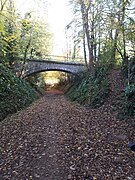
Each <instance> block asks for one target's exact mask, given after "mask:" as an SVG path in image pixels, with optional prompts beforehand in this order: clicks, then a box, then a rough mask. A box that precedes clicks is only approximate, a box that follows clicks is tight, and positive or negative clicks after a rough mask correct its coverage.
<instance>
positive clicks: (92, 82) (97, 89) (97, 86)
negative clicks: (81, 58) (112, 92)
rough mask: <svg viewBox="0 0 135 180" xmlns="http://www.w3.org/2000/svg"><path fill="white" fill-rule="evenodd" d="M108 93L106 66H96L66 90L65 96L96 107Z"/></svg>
mask: <svg viewBox="0 0 135 180" xmlns="http://www.w3.org/2000/svg"><path fill="white" fill-rule="evenodd" d="M108 94H109V81H108V78H107V68H106V67H105V66H102V67H97V68H96V69H95V72H94V73H88V72H87V73H86V74H84V76H83V78H82V79H81V81H80V82H76V83H74V84H73V86H72V87H71V88H70V90H69V91H68V92H67V97H69V98H70V99H71V100H72V101H76V102H78V103H80V104H82V105H86V106H89V107H91V108H96V107H99V106H101V105H102V104H103V103H104V101H105V99H106V97H107V96H108Z"/></svg>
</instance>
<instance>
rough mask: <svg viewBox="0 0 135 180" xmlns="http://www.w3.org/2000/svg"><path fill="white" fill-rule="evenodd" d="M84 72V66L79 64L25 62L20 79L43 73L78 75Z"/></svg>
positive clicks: (43, 61)
mask: <svg viewBox="0 0 135 180" xmlns="http://www.w3.org/2000/svg"><path fill="white" fill-rule="evenodd" d="M19 68H20V67H19ZM85 70H86V66H85V65H84V64H81V63H73V62H58V61H49V60H27V61H26V64H25V68H24V70H23V73H22V78H25V77H27V76H30V75H32V74H35V73H39V72H44V71H63V72H68V73H71V74H74V75H77V74H78V73H80V72H83V71H85Z"/></svg>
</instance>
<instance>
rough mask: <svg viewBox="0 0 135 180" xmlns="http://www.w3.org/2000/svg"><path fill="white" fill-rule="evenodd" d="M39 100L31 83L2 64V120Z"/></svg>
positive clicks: (0, 76) (0, 101)
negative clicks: (18, 76)
mask: <svg viewBox="0 0 135 180" xmlns="http://www.w3.org/2000/svg"><path fill="white" fill-rule="evenodd" d="M36 98H37V94H36V92H35V91H34V90H33V89H32V88H31V86H30V85H29V83H27V82H26V81H24V80H22V79H19V78H17V77H16V76H15V75H14V74H13V73H12V72H11V71H10V70H9V69H8V68H6V67H4V66H3V65H2V64H0V120H2V119H3V118H5V117H6V116H7V115H8V114H12V113H14V112H17V111H18V110H20V109H22V108H24V107H26V106H28V105H29V104H30V103H32V102H33V101H34V100H35V99H36Z"/></svg>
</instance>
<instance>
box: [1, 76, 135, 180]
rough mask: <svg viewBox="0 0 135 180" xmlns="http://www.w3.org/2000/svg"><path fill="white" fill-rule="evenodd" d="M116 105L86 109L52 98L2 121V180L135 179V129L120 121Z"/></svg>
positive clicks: (58, 97)
mask: <svg viewBox="0 0 135 180" xmlns="http://www.w3.org/2000/svg"><path fill="white" fill-rule="evenodd" d="M113 80H114V84H115V81H116V78H113ZM113 93H114V92H113ZM111 97H112V96H111ZM111 101H112V99H111V98H110V100H108V102H107V103H106V104H104V105H103V106H102V107H100V108H97V109H88V108H87V109H86V108H85V107H82V106H80V105H78V104H76V103H73V102H69V101H68V100H66V99H65V97H64V96H63V95H55V94H47V95H46V96H44V97H42V98H41V99H39V100H37V101H36V102H35V103H33V104H32V105H31V106H30V107H29V108H27V109H25V110H23V111H20V112H19V113H17V114H15V115H13V116H11V117H8V118H7V119H6V120H4V121H2V122H1V123H0V179H1V180H38V179H39V180H110V179H112V180H134V179H135V168H134V167H135V153H134V152H133V151H131V150H130V149H129V148H128V142H129V141H130V140H135V139H134V134H135V129H134V127H133V126H131V125H130V124H129V123H127V122H126V121H119V120H118V119H116V113H115V112H114V111H113V110H112V109H113V107H112V104H111Z"/></svg>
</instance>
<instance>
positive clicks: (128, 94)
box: [118, 57, 135, 119]
mask: <svg viewBox="0 0 135 180" xmlns="http://www.w3.org/2000/svg"><path fill="white" fill-rule="evenodd" d="M129 64H130V68H129V72H130V73H129V77H128V70H127V68H126V67H124V69H123V70H124V75H126V77H127V78H129V80H128V82H129V85H127V87H126V88H125V90H124V92H123V93H122V95H121V97H120V100H119V106H120V110H119V113H118V117H119V118H120V119H125V118H128V117H129V116H132V115H135V57H133V58H131V59H130V60H129Z"/></svg>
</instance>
